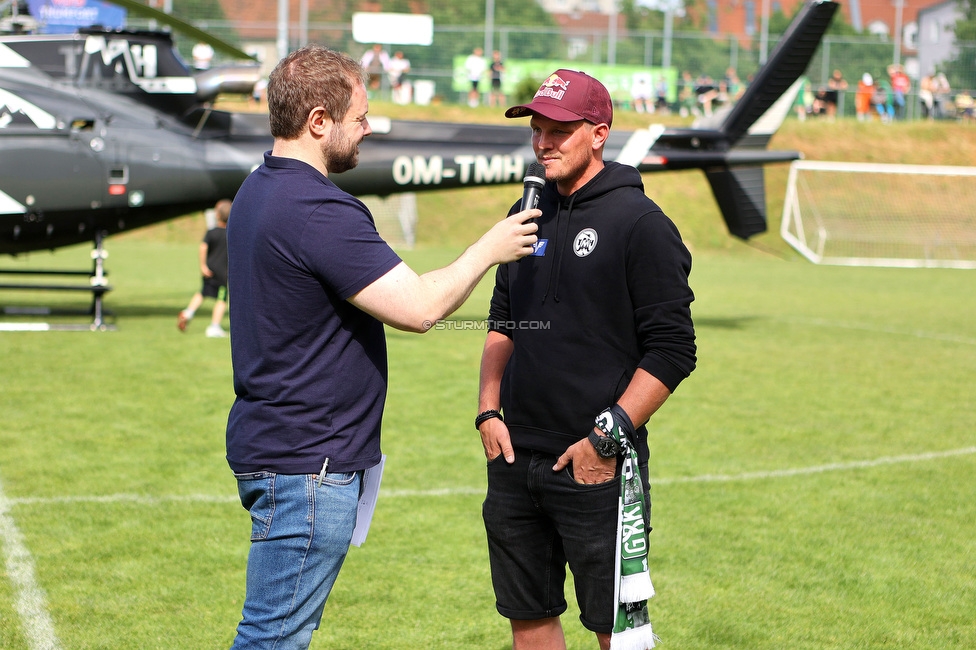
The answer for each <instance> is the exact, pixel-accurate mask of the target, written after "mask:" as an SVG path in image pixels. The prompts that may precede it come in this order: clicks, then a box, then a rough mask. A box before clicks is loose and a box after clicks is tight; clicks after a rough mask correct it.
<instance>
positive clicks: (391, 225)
mask: <svg viewBox="0 0 976 650" xmlns="http://www.w3.org/2000/svg"><path fill="white" fill-rule="evenodd" d="M359 198H360V200H361V201H362V202H363V203H365V204H366V207H367V208H369V211H370V212H371V213H372V214H373V221H374V222H375V224H376V230H377V231H379V233H380V235H381V236H382V237H383V239H385V240H386V241H387V243H389V244H390V246H392V247H393V248H405V249H408V250H409V249H412V248H413V246H414V244H415V243H416V241H417V195H416V194H414V193H413V192H404V193H401V194H392V195H390V196H386V197H380V196H361V197H359Z"/></svg>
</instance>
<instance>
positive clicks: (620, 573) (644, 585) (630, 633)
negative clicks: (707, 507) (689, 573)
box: [596, 404, 660, 650]
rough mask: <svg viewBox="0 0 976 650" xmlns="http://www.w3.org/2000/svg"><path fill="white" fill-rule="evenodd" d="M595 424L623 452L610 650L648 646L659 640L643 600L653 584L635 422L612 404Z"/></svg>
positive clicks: (651, 592)
mask: <svg viewBox="0 0 976 650" xmlns="http://www.w3.org/2000/svg"><path fill="white" fill-rule="evenodd" d="M596 425H597V427H599V429H600V430H601V431H603V433H604V434H606V435H608V436H611V437H612V438H613V439H614V440H616V441H617V443H619V444H620V449H621V453H622V454H623V466H622V468H621V471H620V500H619V508H618V513H617V547H616V548H617V553H616V563H615V568H616V570H615V579H614V591H615V597H614V601H615V612H614V625H613V634H612V636H611V637H610V650H649V649H650V648H653V647H654V644H655V643H656V642H657V641H659V640H660V639H658V638H657V636H655V634H654V631H653V629H651V621H650V618H649V616H648V613H647V601H648V599H649V598H651V597H653V596H654V585H652V584H651V575H650V573H649V572H648V569H647V528H646V526H645V525H644V513H645V511H646V508H647V504H646V503H645V500H644V486H643V482H642V481H641V476H640V470H639V468H638V461H637V450H636V449H635V448H634V447H633V445H631V444H630V439H631V438H633V436H634V425H633V424H632V423H631V421H630V418H629V417H628V416H627V413H625V412H624V410H623V409H622V408H620V407H619V406H617V405H616V404H615V405H613V406H611V407H610V408H608V409H607V410H606V411H604V412H603V413H601V414H600V415H598V416H597V418H596Z"/></svg>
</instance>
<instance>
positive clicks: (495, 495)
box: [482, 449, 650, 634]
mask: <svg viewBox="0 0 976 650" xmlns="http://www.w3.org/2000/svg"><path fill="white" fill-rule="evenodd" d="M555 463H556V456H552V455H548V454H540V453H534V452H531V451H527V450H525V449H516V450H515V462H514V463H513V464H512V465H509V464H508V463H506V462H505V459H504V458H502V457H501V456H499V457H498V458H496V459H495V460H493V461H491V462H489V463H488V494H487V496H486V497H485V502H484V505H483V507H482V515H483V517H484V520H485V530H486V531H487V533H488V557H489V561H490V565H491V581H492V586H493V587H494V590H495V601H496V602H495V607H496V609H497V610H498V613H499V614H501V615H502V616H504V617H506V618H509V619H514V620H538V619H542V618H551V617H554V616H559V615H560V614H562V613H563V612H565V611H566V607H567V605H566V597H565V593H564V583H565V581H566V565H567V564H568V565H569V569H570V571H572V572H573V578H574V582H575V585H576V601H577V603H578V604H579V608H580V621H581V622H582V623H583V626H584V627H586V628H587V629H588V630H591V631H593V632H600V633H604V634H608V633H610V632H611V631H612V630H613V623H614V614H615V611H616V608H615V605H614V602H613V599H614V591H615V590H614V562H615V556H616V548H615V547H616V543H617V508H618V499H619V497H620V478H619V476H618V477H617V478H616V479H614V480H612V481H608V482H606V483H600V484H597V485H581V484H579V483H577V482H576V480H575V479H574V478H573V474H572V466H569V467H567V468H565V469H564V470H562V471H561V472H553V471H552V466H553V465H554V464H555ZM641 473H642V474H643V475H644V476H645V477H646V476H647V467H646V466H644V467H642V468H641ZM645 485H646V484H645ZM647 503H648V504H650V499H649V498H648V500H647ZM645 514H646V516H647V517H650V513H649V512H648V513H645Z"/></svg>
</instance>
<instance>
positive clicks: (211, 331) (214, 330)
mask: <svg viewBox="0 0 976 650" xmlns="http://www.w3.org/2000/svg"><path fill="white" fill-rule="evenodd" d="M224 336H227V333H226V332H225V331H224V328H222V327H221V326H220V325H213V324H211V325H208V326H207V338H211V339H219V338H223V337H224Z"/></svg>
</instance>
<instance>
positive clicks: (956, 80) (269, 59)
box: [130, 5, 976, 118]
mask: <svg viewBox="0 0 976 650" xmlns="http://www.w3.org/2000/svg"><path fill="white" fill-rule="evenodd" d="M216 7H217V8H216V11H219V5H216ZM208 11H209V12H210V13H211V15H209V16H206V17H203V16H200V15H194V14H195V13H197V12H194V11H193V10H190V9H187V10H185V11H183V12H182V13H181V12H180V11H179V6H177V8H176V9H174V12H173V14H174V15H175V16H176V17H178V18H181V19H183V20H186V21H188V22H190V23H192V24H194V25H195V26H197V27H199V28H201V29H203V30H205V31H207V32H209V33H211V34H213V35H214V36H217V37H219V38H222V39H224V40H226V41H229V42H231V43H233V44H234V45H237V46H238V47H240V48H242V49H244V50H245V51H248V52H251V53H254V54H256V55H257V56H258V57H259V58H260V59H261V60H262V64H263V66H264V68H265V71H266V72H268V71H270V69H271V68H273V67H274V64H275V62H276V61H277V60H278V51H277V48H278V47H279V46H278V40H279V34H278V25H277V23H276V21H275V16H274V15H273V14H274V7H273V6H272V5H268V6H267V8H266V9H265V10H264V13H266V14H267V15H262V16H260V17H258V16H255V17H254V19H253V20H247V21H230V20H226V19H223V18H221V17H214V16H213V15H212V13H213V12H214V11H215V9H214V5H208ZM130 26H131V27H149V26H151V25H150V24H148V23H142V24H140V23H139V20H138V19H135V18H133V19H130ZM174 36H175V38H176V41H177V47H178V49H179V50H180V52H181V54H183V55H184V57H185V58H186V60H187V61H190V60H191V50H192V47H193V45H194V43H193V42H192V41H188V40H186V38H184V37H182V36H181V35H179V34H175V35H174ZM486 36H488V37H487V38H486ZM778 39H779V36H778V35H770V37H769V41H768V43H769V44H768V47H769V51H770V52H772V50H773V49H774V48H775V45H776V43H777V42H778ZM310 42H314V43H321V44H323V45H327V46H329V47H332V48H333V49H337V50H341V51H344V52H347V53H349V54H350V55H352V56H353V57H357V58H358V57H360V56H361V55H362V54H363V53H364V52H366V50H368V49H369V48H370V47H371V46H372V44H370V43H359V42H356V41H355V40H354V39H353V35H352V27H351V25H350V24H349V23H331V22H314V21H309V22H305V23H299V22H295V21H292V22H291V24H290V25H289V29H288V37H287V43H288V49H289V50H293V49H295V48H298V47H300V46H302V45H304V44H306V43H310ZM486 44H490V45H491V47H492V48H493V49H497V50H498V51H500V53H501V57H502V60H503V61H514V60H533V59H546V60H555V61H562V62H564V63H565V64H566V65H567V66H572V67H576V68H578V69H583V70H586V69H587V67H588V66H598V65H607V64H610V63H612V64H613V65H616V66H637V67H644V68H648V69H656V68H661V67H662V66H669V67H670V68H672V69H673V70H674V71H676V73H677V75H675V74H672V75H671V76H669V80H670V83H671V88H670V90H669V101H671V102H674V101H675V98H676V95H677V87H676V83H675V79H676V78H678V77H680V74H681V72H683V71H688V72H689V73H691V75H692V76H693V77H695V78H699V79H703V80H706V81H707V80H716V82H715V83H717V80H720V79H722V78H723V77H725V76H726V75H727V74H728V73H729V71H734V72H735V73H736V75H737V76H738V77H739V78H740V79H741V80H742V81H743V82H744V83H748V81H749V79H750V77H751V75H752V74H753V73H754V72H755V71H756V70H757V69H758V67H759V63H760V61H759V51H758V50H759V46H758V38H757V39H755V42H754V43H753V44H752V46H749V45H744V44H741V43H740V42H739V40H738V39H737V38H736V37H735V36H733V35H714V34H704V33H698V32H694V33H689V32H675V33H673V34H672V35H671V38H670V39H668V38H666V37H665V35H664V33H663V32H655V31H647V32H633V31H627V32H624V33H622V34H619V35H617V36H616V37H612V36H611V35H609V34H608V32H607V30H605V29H596V28H594V29H574V30H566V29H563V30H560V29H554V28H539V27H514V26H496V28H495V29H494V30H493V32H492V34H490V35H486V34H485V31H484V29H483V28H482V27H481V26H466V25H439V26H435V28H434V34H433V42H432V44H431V45H429V46H417V45H402V46H401V45H386V49H387V50H388V51H389V52H390V53H391V54H392V53H393V52H394V51H397V50H399V51H402V52H403V54H404V56H405V57H406V58H407V59H409V61H410V71H409V74H408V77H409V78H410V79H411V80H413V81H414V82H416V81H418V80H420V81H423V82H424V91H425V92H424V95H425V97H424V99H425V100H426V99H433V100H435V101H441V102H445V103H463V102H465V101H466V95H467V88H466V84H465V82H464V80H463V70H462V69H461V65H462V64H461V62H462V61H463V59H464V57H466V56H467V55H468V54H470V53H471V52H472V50H473V49H475V48H479V47H481V48H483V47H485V45H486ZM956 53H957V56H956V60H957V61H973V60H976V43H957V44H956ZM894 57H895V52H894V51H893V45H892V43H891V42H890V41H888V40H887V39H881V38H879V37H873V36H871V37H832V36H828V37H825V38H824V39H823V41H822V44H821V47H820V49H819V51H818V53H817V55H816V56H815V57H814V59H813V61H812V62H811V63H810V66H809V68H808V69H807V74H806V76H807V78H808V80H809V86H808V88H809V89H810V91H811V92H810V93H809V94H808V98H809V95H812V94H813V93H815V92H816V90H817V89H820V88H823V87H825V86H826V84H827V80H828V78H829V77H830V76H831V74H832V73H833V71H834V70H839V71H840V72H841V73H842V75H843V78H844V79H845V80H846V81H847V83H848V88H847V90H846V91H843V92H841V93H840V97H839V102H838V115H839V116H845V115H846V116H848V117H850V116H853V115H854V94H855V90H856V88H857V81H858V80H859V79H860V78H861V77H862V76H863V74H864V73H869V74H870V75H871V76H872V77H873V78H874V79H877V80H884V81H885V82H886V81H887V78H888V75H887V68H888V66H889V65H890V64H891V63H892V62H893V59H894ZM488 58H489V59H490V52H489V53H488ZM908 61H910V57H905V59H904V60H903V62H908ZM218 63H219V61H218ZM906 67H907V68H908V71H909V74H910V75H911V73H912V70H911V66H910V65H909V66H906ZM950 79H951V80H952V90H951V95H950V96H949V97H948V100H947V101H951V100H952V99H954V98H955V96H956V94H957V93H959V92H961V91H964V90H968V91H969V92H970V94H972V93H973V89H976V66H967V65H958V64H957V65H955V66H953V69H952V74H951V75H950ZM539 81H541V80H538V79H533V80H531V83H528V82H527V83H526V89H527V90H528V92H532V91H534V90H535V88H536V87H537V86H538V82H539ZM483 88H484V90H485V92H486V93H487V90H488V88H489V81H488V79H487V77H486V78H485V82H484V84H483ZM506 88H507V89H508V90H509V92H508V93H507V94H508V99H510V100H511V99H515V100H516V101H519V100H520V98H519V97H518V96H517V93H518V92H519V91H518V89H514V88H513V87H512V85H511V84H508V83H506ZM379 92H380V93H383V94H385V98H388V97H390V96H391V88H390V86H389V83H388V81H386V80H385V79H384V83H383V87H382V89H381V90H380V91H379ZM381 96H382V95H381ZM926 113H927V111H926V110H925V107H924V106H923V104H922V100H921V99H920V97H919V79H918V78H917V75H916V78H913V79H912V90H911V92H910V93H909V95H908V96H907V97H906V107H905V109H904V115H903V116H904V117H906V118H917V117H921V116H923V115H925V114H926ZM946 115H948V113H946ZM954 115H955V114H954V113H953V116H954Z"/></svg>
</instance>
